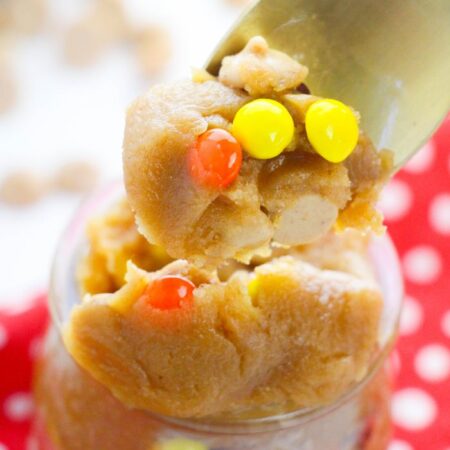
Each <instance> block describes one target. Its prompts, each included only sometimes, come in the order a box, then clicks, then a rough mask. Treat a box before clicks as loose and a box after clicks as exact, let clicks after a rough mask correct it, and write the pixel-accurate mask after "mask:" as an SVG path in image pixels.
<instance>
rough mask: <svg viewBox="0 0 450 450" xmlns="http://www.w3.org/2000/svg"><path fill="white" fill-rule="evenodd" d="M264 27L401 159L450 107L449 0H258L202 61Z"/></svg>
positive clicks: (314, 85)
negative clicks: (359, 114)
mask: <svg viewBox="0 0 450 450" xmlns="http://www.w3.org/2000/svg"><path fill="white" fill-rule="evenodd" d="M255 35H262V36H263V37H264V38H266V39H267V41H268V43H269V45H270V46H272V47H273V48H275V49H277V50H281V51H283V52H286V53H288V54H289V55H290V56H291V57H293V58H295V59H297V60H298V61H299V62H301V63H302V64H305V65H307V66H308V67H309V69H310V74H309V77H308V79H307V85H308V87H309V88H310V89H311V91H312V92H313V93H316V94H317V95H320V96H322V97H332V98H337V99H339V100H341V101H344V102H346V103H348V104H349V105H351V106H353V107H354V108H355V109H357V110H358V111H359V112H360V113H361V116H362V128H363V129H364V130H365V131H367V133H368V135H369V136H370V137H371V138H372V140H373V142H374V143H375V144H376V145H377V146H378V147H379V148H390V149H391V150H393V151H394V153H395V166H396V168H397V169H398V168H399V167H401V166H402V165H403V164H404V163H405V162H406V161H407V160H408V159H409V158H410V157H411V156H412V155H413V154H414V153H415V152H416V151H417V150H418V149H419V148H420V147H421V146H422V145H423V144H424V143H425V141H426V140H427V138H428V137H429V136H430V135H431V133H432V132H433V130H434V129H435V128H436V127H437V126H438V125H439V123H440V122H441V121H442V119H443V118H444V117H445V115H446V113H447V112H448V111H449V109H450V1H449V0H376V1H374V0H338V1H336V0H260V1H258V2H256V3H254V4H253V5H252V6H251V7H250V8H249V9H248V10H247V11H246V13H245V14H244V15H243V16H242V17H241V18H240V19H239V20H238V22H237V23H236V24H235V25H234V27H233V28H232V29H231V31H230V32H229V34H228V35H227V36H226V37H225V38H224V40H223V41H222V42H221V43H220V44H219V46H218V47H217V48H216V50H215V52H214V54H213V56H212V57H211V59H210V61H209V62H208V64H207V68H208V70H209V71H210V72H212V73H213V74H217V73H218V70H219V67H220V61H221V60H222V58H223V57H224V56H226V55H229V54H233V53H236V52H238V51H239V50H241V49H242V48H243V46H244V45H245V43H246V42H247V41H248V39H249V38H251V37H252V36H255Z"/></svg>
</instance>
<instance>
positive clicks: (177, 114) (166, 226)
mask: <svg viewBox="0 0 450 450" xmlns="http://www.w3.org/2000/svg"><path fill="white" fill-rule="evenodd" d="M307 74H308V70H307V68H306V67H304V66H302V65H301V64H299V63H297V62H296V61H294V60H292V59H291V58H289V57H288V56H287V55H285V54H283V53H280V52H278V51H275V50H271V49H269V48H268V47H267V44H266V42H265V41H264V40H263V39H262V38H259V37H257V38H253V39H252V40H250V42H249V43H248V44H247V46H246V47H245V48H244V50H243V51H242V52H241V53H239V54H237V55H235V56H230V57H226V58H225V59H224V61H223V64H222V68H221V70H220V73H219V77H218V79H213V78H212V77H205V78H204V80H200V81H198V77H197V79H196V81H184V82H178V83H171V84H165V85H157V86H154V87H152V88H151V89H150V90H149V91H148V92H147V93H146V94H145V95H143V96H142V97H140V98H138V99H137V100H136V101H135V102H134V103H133V104H132V105H131V107H130V108H129V110H128V116H127V125H126V130H125V140H124V153H123V165H124V174H125V185H126V189H127V194H128V199H129V202H130V205H131V207H132V208H133V210H134V211H135V213H136V219H137V222H138V225H139V231H140V232H141V233H142V234H143V235H144V236H145V237H146V238H147V239H148V241H149V242H151V243H152V244H155V245H159V246H162V247H163V248H165V249H166V251H167V253H168V254H169V255H170V256H171V257H173V258H185V259H189V260H190V261H192V262H194V263H196V264H202V265H218V264H220V262H221V261H222V260H223V259H226V258H235V259H237V260H239V261H241V262H244V263H247V262H249V261H250V260H251V258H252V257H253V256H254V255H267V254H269V252H270V250H269V248H270V244H271V243H273V242H275V243H278V244H281V245H287V246H292V245H299V244H305V243H309V242H313V241H314V240H316V239H318V238H320V237H321V236H323V235H325V234H326V233H327V232H328V231H329V230H330V229H332V228H333V227H334V226H337V227H338V228H341V229H345V228H356V229H360V230H362V231H369V230H374V231H380V230H382V218H381V216H380V214H379V213H378V212H377V211H376V210H375V206H374V205H375V203H376V200H377V196H378V192H379V190H380V188H381V186H382V185H383V183H384V182H385V180H386V178H387V176H388V174H389V171H390V167H391V158H390V152H387V151H383V152H378V151H377V150H376V149H375V148H374V146H373V145H372V143H371V142H370V140H369V139H368V138H367V137H366V136H365V135H364V134H362V133H361V134H360V135H359V137H358V135H357V128H356V134H355V131H354V130H353V131H352V133H353V135H354V136H355V141H354V145H353V146H352V148H351V149H350V150H351V152H350V153H351V154H349V155H347V156H348V157H347V158H346V159H345V160H342V161H341V162H331V161H329V160H327V159H326V158H324V157H323V156H322V155H321V154H319V153H318V151H316V149H315V148H314V147H313V145H312V144H311V142H310V141H314V139H312V137H313V136H315V135H316V134H317V133H315V134H314V127H313V126H310V129H311V130H312V131H311V132H310V133H309V134H308V117H307V114H308V111H309V110H310V109H311V108H313V107H314V108H315V105H316V104H317V102H318V100H319V99H318V97H314V96H311V95H308V94H302V93H298V91H296V88H297V87H298V86H300V85H301V83H302V82H303V81H304V80H305V78H306V76H307ZM254 102H257V103H254ZM325 106H328V104H326V105H325ZM340 107H341V108H342V107H345V105H341V106H340ZM244 108H246V109H245V111H244ZM264 108H265V109H264ZM345 108H347V109H346V114H347V116H348V115H349V114H350V115H351V117H347V118H346V120H347V121H348V120H350V121H353V122H354V126H353V128H354V127H355V126H356V127H357V116H356V113H352V112H350V113H349V112H348V111H350V109H349V108H348V107H345ZM316 109H317V108H316ZM320 113H321V112H320V111H319V112H318V113H317V114H316V116H319V115H320ZM252 114H253V116H254V117H255V119H254V120H253V122H251V120H252V117H251V115H252ZM319 120H320V117H319ZM264 121H267V126H264V127H262V129H261V125H260V124H261V123H262V122H264ZM289 121H290V122H291V124H289ZM249 122H250V123H249ZM310 122H311V121H310ZM313 122H314V121H313ZM316 122H317V120H316ZM258 125H260V126H259V127H258ZM263 125H266V124H265V123H264V124H263ZM313 125H315V124H314V123H313ZM339 126H340V124H337V127H339ZM252 127H254V128H255V129H254V130H252ZM271 127H272V128H273V129H271ZM208 130H209V131H208ZM218 130H221V131H222V132H223V133H222V137H220V136H219V131H218ZM209 132H211V134H210V135H209V136H208V135H206V137H205V134H206V133H209ZM224 133H226V134H224ZM289 133H290V134H289ZM264 134H267V139H266V141H264V139H265V137H264V136H262V135H264ZM337 134H338V133H337ZM233 135H234V137H235V138H236V140H237V141H240V143H241V144H242V146H243V147H244V150H245V151H244V152H242V154H241V153H239V150H240V148H238V147H240V145H239V142H236V141H235V140H234V141H233V139H234V137H233ZM325 138H326V137H325ZM220 139H222V143H224V144H223V145H222V148H221V151H222V153H221V155H220V158H222V159H221V160H220V161H216V160H212V157H211V155H210V154H209V153H207V152H208V148H209V147H208V146H210V145H212V144H211V143H212V142H218V141H219V140H220ZM283 140H284V141H285V142H282V141H283ZM316 140H317V139H316ZM255 141H256V142H255ZM339 142H340V136H337V137H336V139H335V142H331V145H334V146H335V147H336V148H338V147H339ZM258 144H259V146H258ZM280 145H281V148H280ZM272 147H274V148H272ZM275 147H276V148H275ZM316 147H318V148H319V150H320V142H319V145H318V144H317V143H316ZM273 151H275V154H274V153H273ZM196 152H197V153H196ZM268 154H269V157H268V156H267V155H268ZM192 155H194V156H192ZM273 155H274V156H273ZM241 159H242V161H241ZM215 164H216V166H215ZM211 168H212V169H211ZM214 170H216V171H217V172H214V173H213V174H211V171H214Z"/></svg>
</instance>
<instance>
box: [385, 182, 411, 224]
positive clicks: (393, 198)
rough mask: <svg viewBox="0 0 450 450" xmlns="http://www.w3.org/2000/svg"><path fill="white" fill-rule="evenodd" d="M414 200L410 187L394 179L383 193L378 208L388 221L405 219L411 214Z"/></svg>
mask: <svg viewBox="0 0 450 450" xmlns="http://www.w3.org/2000/svg"><path fill="white" fill-rule="evenodd" d="M412 198H413V196H412V193H411V189H410V188H409V186H408V185H407V184H406V183H405V182H403V181H401V180H397V179H396V178H394V179H393V180H391V181H390V182H389V184H388V185H387V186H386V187H385V188H384V190H383V191H382V193H381V198H380V202H379V204H378V206H379V207H380V209H381V211H382V212H383V214H384V217H385V218H386V219H387V220H391V221H395V220H399V219H401V218H403V217H404V216H405V215H406V214H407V213H408V212H409V210H410V209H411V205H412Z"/></svg>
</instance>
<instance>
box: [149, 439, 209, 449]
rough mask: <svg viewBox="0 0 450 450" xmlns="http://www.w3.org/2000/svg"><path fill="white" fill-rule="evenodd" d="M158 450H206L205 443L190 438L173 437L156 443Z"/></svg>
mask: <svg viewBox="0 0 450 450" xmlns="http://www.w3.org/2000/svg"><path fill="white" fill-rule="evenodd" d="M157 449H158V450H208V447H207V446H206V445H205V444H202V443H201V442H198V441H192V440H191V439H184V438H175V439H171V440H170V441H166V442H164V443H162V444H158V446H157Z"/></svg>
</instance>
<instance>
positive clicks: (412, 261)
mask: <svg viewBox="0 0 450 450" xmlns="http://www.w3.org/2000/svg"><path fill="white" fill-rule="evenodd" d="M403 269H404V272H405V276H406V277H407V278H408V279H409V280H410V281H412V282H414V283H417V284H427V283H432V282H433V281H436V279H437V278H438V277H439V275H440V273H441V270H442V261H441V257H440V255H439V253H438V252H437V250H435V249H434V248H433V247H430V246H428V245H419V246H417V247H414V248H412V249H410V250H408V251H407V252H406V253H405V254H404V256H403Z"/></svg>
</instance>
